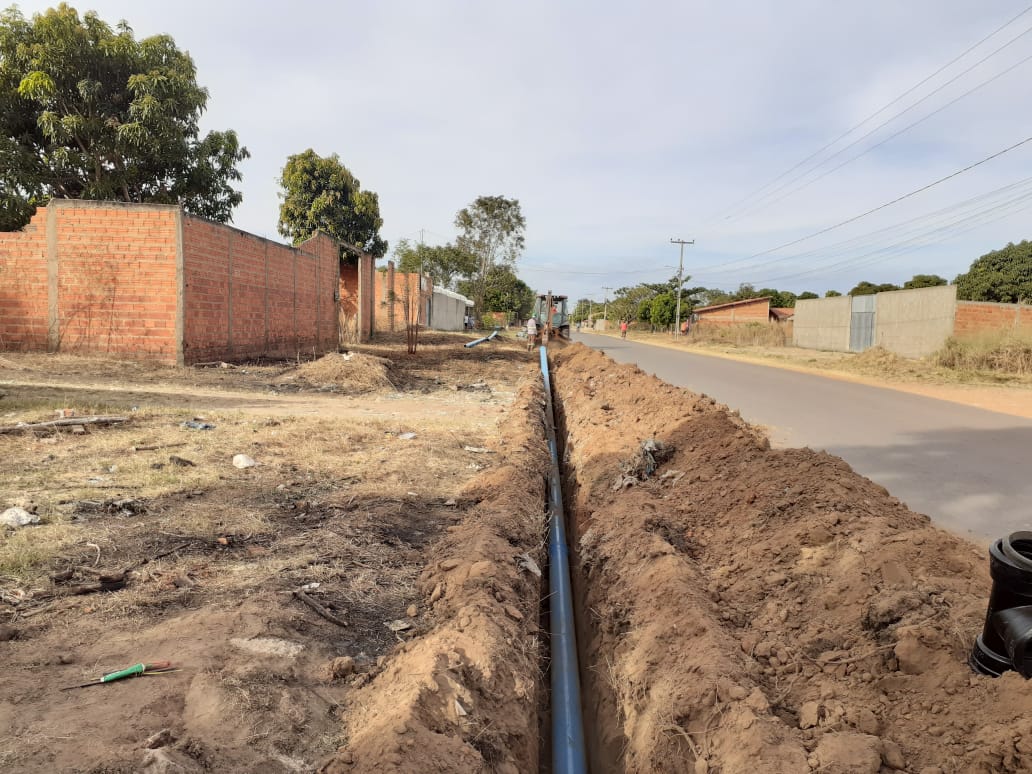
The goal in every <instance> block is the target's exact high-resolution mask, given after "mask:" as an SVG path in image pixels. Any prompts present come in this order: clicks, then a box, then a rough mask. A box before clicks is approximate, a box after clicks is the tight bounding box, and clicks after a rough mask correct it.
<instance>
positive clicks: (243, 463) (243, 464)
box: [233, 454, 258, 470]
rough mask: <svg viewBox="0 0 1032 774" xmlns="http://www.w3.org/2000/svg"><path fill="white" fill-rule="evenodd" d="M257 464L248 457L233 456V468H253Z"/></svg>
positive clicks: (242, 455)
mask: <svg viewBox="0 0 1032 774" xmlns="http://www.w3.org/2000/svg"><path fill="white" fill-rule="evenodd" d="M257 464H258V463H257V462H255V461H254V460H253V459H251V458H250V457H248V456H247V455H246V454H236V455H234V456H233V467H234V468H240V469H241V470H242V469H244V468H253V467H254V466H255V465H257Z"/></svg>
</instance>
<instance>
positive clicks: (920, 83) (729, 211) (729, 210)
mask: <svg viewBox="0 0 1032 774" xmlns="http://www.w3.org/2000/svg"><path fill="white" fill-rule="evenodd" d="M1029 11H1032V5H1030V6H1029V7H1027V8H1026V9H1025V10H1023V11H1022V12H1021V13H1019V14H1018V15H1017V16H1014V17H1013V18H1011V19H1010V20H1008V21H1007V22H1005V23H1004V24H1002V25H1000V26H999V27H997V28H996V29H994V30H993V31H992V32H990V33H989V34H988V35H986V36H985V37H984V38H982V39H981V40H979V41H978V42H977V43H975V44H973V45H971V46H969V47H968V48H966V49H965V50H964V51H963V52H962V53H961V54H959V55H958V56H956V57H954V58H953V59H951V60H950V61H949V62H947V63H946V64H944V65H943V66H942V67H940V68H939V69H938V70H936V71H935V72H934V73H932V74H931V75H929V76H927V77H925V78H924V79H922V80H921V81H918V82H917V83H916V84H914V85H913V86H911V87H910V88H909V89H907V90H906V91H904V92H903V93H902V94H900V95H899V96H898V97H896V98H895V99H893V100H892V101H891V102H888V103H886V104H885V105H883V106H882V107H880V108H879V109H878V110H876V111H875V112H874V113H871V115H869V116H867V118H865V119H864V120H863V121H861V122H860V123H858V124H857V125H856V126H853V127H852V128H850V129H848V130H846V131H845V132H843V133H842V134H840V135H839V136H838V137H836V138H835V139H834V140H832V141H831V142H829V143H827V144H826V145H824V146H822V147H820V148H818V149H817V150H816V151H814V152H813V153H811V154H810V155H809V156H807V157H806V158H804V159H803V160H802V161H799V162H797V163H796V164H795V165H794V166H792V167H790V168H789V169H787V170H785V171H784V172H782V173H781V174H780V175H778V176H777V177H775V178H774V179H773V180H771V181H769V182H767V183H765V184H764V185H762V186H760V187H759V188H757V189H756V190H755V191H753V192H752V193H750V194H748V195H747V196H745V197H744V198H743V199H739V200H738V201H737V202H735V203H734V204H732V205H731V206H730V207H728V208H727V209H726V210H725V211H724V212H725V216H726V217H727V216H730V215H731V214H732V213H733V212H734V211H735V210H736V209H738V207H739V206H740V205H742V204H744V203H745V202H747V201H749V200H750V199H752V198H753V197H754V196H755V195H756V194H758V193H760V192H761V191H763V190H765V189H766V188H769V187H770V186H772V185H774V184H775V183H777V182H779V181H780V180H781V179H783V178H784V177H786V176H788V175H790V174H791V173H792V172H794V171H795V170H797V169H798V168H799V167H801V166H803V165H804V164H806V163H807V162H808V161H810V160H812V159H814V158H816V157H817V156H819V155H820V154H821V153H823V152H824V151H826V150H828V148H831V147H832V146H833V145H835V144H836V143H838V142H839V141H840V140H843V139H845V138H846V137H848V136H849V135H851V134H852V133H853V132H855V131H856V130H857V129H859V128H860V127H862V126H863V125H864V124H866V123H867V122H868V121H870V120H871V119H873V118H874V117H875V116H878V115H880V114H882V113H884V112H885V111H886V110H888V109H889V108H890V107H892V106H893V105H895V104H896V103H897V102H899V101H900V100H902V99H904V98H905V97H907V96H909V95H910V94H912V93H913V92H914V91H916V90H917V89H919V88H920V87H921V86H923V85H924V84H926V83H928V81H930V80H932V79H933V78H935V76H937V75H939V74H940V73H942V72H943V71H944V70H947V69H948V68H950V67H952V66H953V65H954V64H956V63H957V62H959V61H960V60H961V59H963V58H964V57H965V56H967V55H968V54H970V53H971V52H972V51H974V50H975V49H976V48H978V47H979V46H981V45H982V44H983V43H985V42H986V41H987V40H989V39H990V38H992V37H994V36H995V35H997V34H998V33H1000V32H1001V31H1003V30H1004V29H1006V28H1007V27H1009V26H1010V25H1011V24H1013V23H1014V22H1016V21H1017V20H1018V19H1020V18H1021V17H1022V16H1024V15H1025V14H1027V13H1028V12H1029ZM713 220H716V217H713V218H710V219H709V222H712V221H713Z"/></svg>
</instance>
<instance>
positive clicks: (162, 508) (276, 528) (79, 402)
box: [0, 336, 546, 774]
mask: <svg viewBox="0 0 1032 774" xmlns="http://www.w3.org/2000/svg"><path fill="white" fill-rule="evenodd" d="M465 340H468V337H449V336H442V337H435V338H424V339H423V342H422V346H421V348H420V351H419V353H417V355H415V356H408V355H406V354H405V351H404V347H403V344H401V343H400V342H398V341H391V340H387V341H385V342H380V343H378V344H377V345H376V346H371V345H370V346H366V347H362V348H357V349H358V351H359V352H360V354H361V355H362V357H356V358H354V359H353V360H352V361H351V362H352V363H354V362H356V361H357V362H359V363H361V364H362V366H363V368H364V369H365V370H364V372H363V374H361V375H359V376H358V377H356V378H355V379H354V380H353V381H352V380H349V376H348V374H349V373H350V372H349V371H348V370H347V369H344V368H342V367H341V363H342V362H343V361H339V360H336V359H334V360H330V361H327V362H324V363H322V364H319V363H318V361H317V363H314V364H305V363H298V362H293V363H283V362H279V363H249V364H234V365H228V364H227V365H226V366H221V365H219V364H215V366H214V367H212V368H185V369H184V368H163V367H155V366H150V365H146V364H140V363H124V362H120V361H114V360H105V359H102V358H83V357H72V356H65V355H59V356H45V355H28V354H12V353H5V354H4V355H3V356H2V358H0V394H2V397H0V425H4V426H6V425H12V424H15V423H17V422H32V421H38V420H43V419H49V418H53V415H54V410H55V409H72V410H74V411H75V412H76V413H77V414H80V415H81V414H89V413H93V412H96V411H103V412H105V413H124V415H125V416H127V417H128V421H127V422H124V423H122V424H116V425H111V426H107V427H91V428H89V429H88V432H86V433H83V434H73V433H71V432H61V433H57V434H55V433H53V432H40V433H38V434H33V433H18V434H8V435H0V510H2V509H4V508H7V507H10V506H14V505H17V506H20V507H24V508H26V509H27V510H29V511H30V512H33V513H35V514H36V515H37V516H38V517H39V519H40V522H41V523H40V524H38V525H35V526H29V527H24V528H22V529H19V530H17V531H9V530H3V529H2V528H0V659H2V661H3V665H4V679H3V681H2V683H0V728H2V729H3V733H2V734H0V769H2V770H3V771H11V772H15V771H17V772H95V773H96V774H100V773H101V772H106V773H110V774H114V773H115V772H151V773H152V774H156V773H157V772H177V774H179V773H182V772H205V771H218V772H314V771H317V770H318V771H324V772H332V771H348V772H351V771H392V770H395V771H441V772H445V771H449V772H451V771H460V772H462V771H469V772H474V771H482V770H485V769H488V770H493V771H504V772H516V771H531V770H534V769H535V768H536V767H537V759H538V734H537V723H538V719H537V711H538V707H539V705H540V704H541V697H540V696H539V694H538V685H539V682H540V681H539V671H540V669H541V653H540V652H539V646H540V641H541V636H540V633H539V632H538V630H537V612H538V607H539V602H540V583H541V581H540V578H539V576H538V575H537V574H535V573H534V572H533V568H537V567H541V566H543V556H542V551H541V546H542V543H543V533H542V530H543V528H544V521H543V513H544V506H543V502H544V489H543V480H544V479H543V470H544V464H545V462H546V452H545V450H544V441H543V430H542V427H543V426H542V421H543V418H542V413H541V411H542V409H541V394H540V386H539V382H540V376H539V373H538V371H537V368H536V365H535V363H534V361H533V360H532V359H531V358H530V357H529V356H528V355H527V353H526V352H525V350H524V349H523V348H521V347H517V346H515V345H511V344H505V343H503V342H497V343H492V344H491V345H482V346H480V347H478V348H476V349H473V350H466V349H463V348H462V347H461V342H462V341H465ZM328 357H329V358H339V355H330V356H328ZM374 358H385V359H386V361H387V362H381V361H379V360H374ZM370 369H371V370H370ZM370 374H372V376H370ZM383 376H386V379H383V378H381V377H383ZM190 421H194V422H197V421H201V422H205V423H208V424H210V425H213V426H214V427H213V428H211V429H193V428H191V427H189V426H184V425H183V423H184V422H190ZM235 454H246V455H248V456H250V457H251V458H253V460H254V461H256V462H257V465H256V466H254V467H250V468H243V469H238V468H236V467H234V465H233V464H231V460H232V458H233V456H234V455H235ZM528 568H531V569H528ZM95 589H96V590H95ZM298 590H301V592H302V594H303V595H305V596H304V597H301V596H299V595H298V594H296V593H295V592H298ZM306 600H310V601H313V602H314V603H315V604H316V606H317V607H318V608H319V609H320V610H321V611H322V613H326V614H328V615H325V616H324V615H322V614H321V613H320V612H319V611H317V610H316V609H315V608H314V607H313V606H312V605H309V604H307V602H306ZM330 619H333V620H330ZM159 660H169V661H171V662H173V664H174V666H175V667H176V668H177V670H178V671H175V672H173V673H170V674H162V675H153V676H145V677H142V678H133V679H129V680H124V681H121V682H116V683H112V684H110V685H102V686H101V685H97V686H91V687H88V688H82V689H78V690H71V691H62V690H61V689H62V688H65V687H68V686H74V685H76V684H79V683H85V682H88V681H90V680H93V679H96V678H97V677H98V676H100V675H102V674H104V673H107V672H111V671H114V670H116V669H120V668H124V667H127V666H129V665H131V664H134V663H137V662H153V661H159Z"/></svg>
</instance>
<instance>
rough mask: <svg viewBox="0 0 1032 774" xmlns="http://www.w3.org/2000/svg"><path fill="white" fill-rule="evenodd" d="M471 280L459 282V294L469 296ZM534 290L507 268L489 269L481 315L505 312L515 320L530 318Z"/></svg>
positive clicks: (472, 283) (501, 266) (499, 266)
mask: <svg viewBox="0 0 1032 774" xmlns="http://www.w3.org/2000/svg"><path fill="white" fill-rule="evenodd" d="M474 282H475V280H473V279H467V280H463V281H461V282H459V292H460V293H462V294H463V295H465V296H469V297H471V296H470V294H471V293H472V292H473V290H474ZM536 298H537V297H536V296H535V294H534V290H533V289H532V288H531V287H530V286H529V285H528V284H527V283H526V282H524V281H523V280H521V279H520V278H519V277H517V276H516V275H515V274H514V273H513V270H512V269H511V268H509V267H508V266H503V265H498V266H493V267H491V269H490V270H488V272H487V282H486V283H485V292H484V302H483V303H484V306H483V308H482V310H481V314H483V313H485V312H506V313H508V314H510V315H511V316H512V315H514V316H515V318H517V319H520V320H522V319H524V318H526V317H529V316H530V313H531V312H532V311H533V310H534V302H535V300H536Z"/></svg>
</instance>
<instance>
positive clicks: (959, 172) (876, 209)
mask: <svg viewBox="0 0 1032 774" xmlns="http://www.w3.org/2000/svg"><path fill="white" fill-rule="evenodd" d="M1029 142H1032V137H1026V138H1025V139H1024V140H1021V141H1019V142H1016V143H1014V144H1013V145H1011V146H1009V147H1007V148H1004V149H1003V150H999V151H996V153H993V154H991V155H989V156H986V157H985V158H984V159H981V160H980V161H976V162H974V163H973V164H969V165H968V166H966V167H964V168H962V169H958V170H957V171H956V172H951V173H950V174H948V175H946V176H945V177H940V178H939V179H938V180H935V181H933V182H931V183H928V184H927V185H923V186H921V187H920V188H917V189H915V190H913V191H911V192H910V193H906V194H903V195H902V196H897V197H896V198H895V199H892V200H891V201H888V202H885V203H884V204H880V205H878V206H877V207H874V208H872V209H870V210H867V211H866V212H861V213H860V214H859V215H854V216H853V217H851V218H846V219H845V220H843V221H840V222H838V223H835V224H834V225H831V226H827V227H825V228H822V229H820V230H818V231H814V232H813V233H812V234H807V235H806V236H802V237H799V238H798V239H793V240H791V241H789V242H785V243H784V244H781V245H778V246H777V247H771V248H770V249H768V250H763V251H761V252H758V253H753V254H752V255H749V256H746V257H745V258H739V259H736V260H734V261H728V262H727V263H724V264H718V266H717V267H714V268H722V267H724V266H733V265H735V264H740V263H745V262H747V261H751V260H752V259H754V258H759V257H761V256H764V255H770V254H771V253H775V252H777V251H778V250H783V249H784V248H786V247H791V246H792V245H797V244H799V243H800V242H806V241H807V240H810V239H813V238H814V237H817V236H821V235H822V234H827V233H828V232H829V231H834V230H835V229H837V228H841V227H842V226H845V225H848V224H850V223H855V222H856V221H858V220H860V219H861V218H866V217H867V216H868V215H872V214H874V213H876V212H879V211H881V210H884V209H885V208H886V207H891V206H892V205H894V204H898V203H899V202H901V201H904V200H905V199H909V198H911V197H912V196H916V195H917V194H919V193H923V192H924V191H927V190H928V189H930V188H934V187H935V186H937V185H939V184H940V183H945V182H946V181H947V180H952V179H953V178H955V177H957V176H958V175H962V174H964V173H965V172H970V171H971V170H972V169H975V168H976V167H980V166H982V165H983V164H985V163H987V162H989V161H992V160H993V159H996V158H999V157H1000V156H1002V155H1004V154H1005V153H1010V152H1011V151H1012V150H1015V149H1017V148H1020V147H1021V146H1022V145H1026V144H1027V143H1029Z"/></svg>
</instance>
